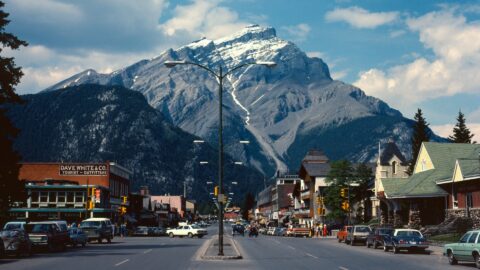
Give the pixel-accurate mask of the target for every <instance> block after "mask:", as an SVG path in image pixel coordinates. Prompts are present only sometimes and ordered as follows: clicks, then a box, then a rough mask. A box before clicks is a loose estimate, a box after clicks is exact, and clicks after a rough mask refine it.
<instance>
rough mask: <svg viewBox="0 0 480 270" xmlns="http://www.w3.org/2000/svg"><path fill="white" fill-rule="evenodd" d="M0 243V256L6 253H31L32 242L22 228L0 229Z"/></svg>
mask: <svg viewBox="0 0 480 270" xmlns="http://www.w3.org/2000/svg"><path fill="white" fill-rule="evenodd" d="M0 245H1V246H0V257H3V256H4V255H8V254H15V255H16V256H21V255H22V254H26V255H28V256H30V255H32V242H31V241H30V238H29V237H28V233H27V232H26V231H25V230H22V229H17V230H4V231H0Z"/></svg>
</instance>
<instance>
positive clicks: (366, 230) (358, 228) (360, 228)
mask: <svg viewBox="0 0 480 270" xmlns="http://www.w3.org/2000/svg"><path fill="white" fill-rule="evenodd" d="M355 231H356V232H362V233H364V232H370V228H369V227H363V226H362V227H356V228H355Z"/></svg>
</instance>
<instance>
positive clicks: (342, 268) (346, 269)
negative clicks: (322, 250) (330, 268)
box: [338, 266, 348, 270]
mask: <svg viewBox="0 0 480 270" xmlns="http://www.w3.org/2000/svg"><path fill="white" fill-rule="evenodd" d="M338 269H340V270H348V268H346V267H343V266H339V267H338Z"/></svg>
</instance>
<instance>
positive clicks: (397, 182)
mask: <svg viewBox="0 0 480 270" xmlns="http://www.w3.org/2000/svg"><path fill="white" fill-rule="evenodd" d="M407 180H408V179H407V178H383V179H381V181H382V185H383V190H384V192H385V195H386V196H387V197H389V195H391V194H396V193H398V190H399V188H400V187H402V186H403V185H405V183H406V182H407Z"/></svg>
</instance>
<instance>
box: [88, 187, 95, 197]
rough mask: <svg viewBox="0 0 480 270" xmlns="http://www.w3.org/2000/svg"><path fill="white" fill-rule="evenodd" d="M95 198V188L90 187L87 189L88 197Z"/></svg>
mask: <svg viewBox="0 0 480 270" xmlns="http://www.w3.org/2000/svg"><path fill="white" fill-rule="evenodd" d="M93 196H95V188H94V187H91V188H89V189H88V197H93Z"/></svg>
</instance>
